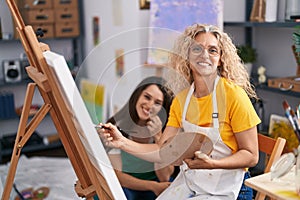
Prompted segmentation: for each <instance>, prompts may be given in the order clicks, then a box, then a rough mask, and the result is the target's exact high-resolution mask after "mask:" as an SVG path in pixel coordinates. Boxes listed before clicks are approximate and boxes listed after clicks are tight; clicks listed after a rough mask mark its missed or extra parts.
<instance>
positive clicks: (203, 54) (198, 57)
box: [189, 33, 221, 76]
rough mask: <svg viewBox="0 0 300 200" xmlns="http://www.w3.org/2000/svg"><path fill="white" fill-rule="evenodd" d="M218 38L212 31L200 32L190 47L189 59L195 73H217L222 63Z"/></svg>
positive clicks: (207, 74) (204, 74)
mask: <svg viewBox="0 0 300 200" xmlns="http://www.w3.org/2000/svg"><path fill="white" fill-rule="evenodd" d="M220 52H221V51H220V48H219V47H218V40H217V38H216V37H215V36H214V35H213V34H212V33H200V34H198V35H197V36H196V37H195V41H194V42H193V44H192V45H191V47H190V49H189V61H190V65H191V69H192V71H193V73H194V74H198V75H201V76H209V75H212V74H215V73H216V71H217V67H218V65H219V63H220Z"/></svg>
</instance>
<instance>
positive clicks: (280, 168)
mask: <svg viewBox="0 0 300 200" xmlns="http://www.w3.org/2000/svg"><path fill="white" fill-rule="evenodd" d="M295 162H296V158H295V155H294V154H293V153H285V154H283V155H282V156H281V157H280V158H279V159H278V160H277V161H276V162H275V163H274V164H273V165H272V167H271V169H270V170H271V180H274V179H277V178H280V177H282V176H284V175H286V174H287V173H288V172H289V171H290V170H291V169H292V167H293V166H294V164H295Z"/></svg>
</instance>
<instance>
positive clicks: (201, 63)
mask: <svg viewBox="0 0 300 200" xmlns="http://www.w3.org/2000/svg"><path fill="white" fill-rule="evenodd" d="M197 65H201V66H207V67H209V66H211V64H209V63H204V62H197Z"/></svg>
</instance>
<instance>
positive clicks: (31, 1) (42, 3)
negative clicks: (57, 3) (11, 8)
mask: <svg viewBox="0 0 300 200" xmlns="http://www.w3.org/2000/svg"><path fill="white" fill-rule="evenodd" d="M52 1H53V0H19V1H18V7H19V8H20V10H23V9H46V8H52Z"/></svg>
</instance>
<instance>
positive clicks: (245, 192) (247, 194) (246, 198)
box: [237, 171, 253, 200]
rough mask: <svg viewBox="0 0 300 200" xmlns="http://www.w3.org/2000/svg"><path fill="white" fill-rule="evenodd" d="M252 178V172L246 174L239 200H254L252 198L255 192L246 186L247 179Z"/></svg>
mask: <svg viewBox="0 0 300 200" xmlns="http://www.w3.org/2000/svg"><path fill="white" fill-rule="evenodd" d="M250 177H251V176H250V172H249V171H248V172H246V173H245V176H244V180H243V184H242V187H241V190H240V193H239V195H238V198H237V200H252V197H253V190H252V188H250V187H247V186H246V185H245V183H244V182H245V180H246V179H247V178H250Z"/></svg>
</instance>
